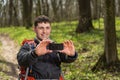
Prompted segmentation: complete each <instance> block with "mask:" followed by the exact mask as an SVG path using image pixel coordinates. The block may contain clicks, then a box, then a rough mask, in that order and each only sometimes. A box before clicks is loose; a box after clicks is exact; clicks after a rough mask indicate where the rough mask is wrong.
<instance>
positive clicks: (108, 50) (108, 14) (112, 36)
mask: <svg viewBox="0 0 120 80" xmlns="http://www.w3.org/2000/svg"><path fill="white" fill-rule="evenodd" d="M104 5H105V9H104V12H105V15H104V16H105V17H104V24H105V28H104V32H105V38H104V39H105V47H104V54H103V55H102V56H101V57H100V59H99V60H98V62H97V64H96V65H95V66H94V67H93V69H92V70H93V71H96V70H99V69H100V68H104V69H108V70H112V69H115V70H116V68H120V67H118V64H120V63H119V61H118V56H117V48H116V47H117V46H116V31H115V0H105V2H104ZM119 66H120V65H119ZM117 70H118V69H117ZM113 71H114V70H113Z"/></svg>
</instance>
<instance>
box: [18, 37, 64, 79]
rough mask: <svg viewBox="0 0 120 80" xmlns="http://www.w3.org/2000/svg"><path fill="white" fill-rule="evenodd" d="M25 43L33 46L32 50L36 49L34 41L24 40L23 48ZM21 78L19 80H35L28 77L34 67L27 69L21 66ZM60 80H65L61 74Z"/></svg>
mask: <svg viewBox="0 0 120 80" xmlns="http://www.w3.org/2000/svg"><path fill="white" fill-rule="evenodd" d="M25 43H27V44H29V45H30V46H31V49H34V48H33V47H34V44H35V42H34V40H27V39H25V40H23V42H22V44H21V46H23V45H24V44H25ZM19 71H20V72H19V77H18V80H35V78H34V77H32V76H28V73H32V65H31V66H29V67H27V68H25V67H23V66H19ZM59 80H64V78H63V75H62V74H61V76H60V77H59Z"/></svg>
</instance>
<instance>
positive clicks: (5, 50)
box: [0, 34, 19, 80]
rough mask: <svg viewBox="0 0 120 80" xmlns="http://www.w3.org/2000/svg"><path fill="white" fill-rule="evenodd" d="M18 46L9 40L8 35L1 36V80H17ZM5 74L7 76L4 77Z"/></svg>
mask: <svg viewBox="0 0 120 80" xmlns="http://www.w3.org/2000/svg"><path fill="white" fill-rule="evenodd" d="M18 49H19V47H18V45H17V44H16V43H15V42H14V41H13V40H12V39H10V38H9V36H8V35H2V34H1V35H0V57H2V58H1V59H0V80H6V77H8V78H7V80H17V79H18V71H19V70H18V63H17V59H16V56H17V52H18ZM3 74H4V75H5V76H3Z"/></svg>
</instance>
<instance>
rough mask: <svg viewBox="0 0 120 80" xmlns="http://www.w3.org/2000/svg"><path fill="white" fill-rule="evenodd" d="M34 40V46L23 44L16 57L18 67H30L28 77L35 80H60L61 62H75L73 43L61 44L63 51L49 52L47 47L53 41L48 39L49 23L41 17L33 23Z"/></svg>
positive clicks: (68, 41) (47, 19) (45, 18)
mask: <svg viewBox="0 0 120 80" xmlns="http://www.w3.org/2000/svg"><path fill="white" fill-rule="evenodd" d="M34 32H35V33H36V38H35V39H34V44H33V45H32V46H31V45H30V44H29V43H25V44H23V46H22V47H21V49H20V51H19V52H18V55H17V60H18V63H19V65H20V66H22V67H30V68H31V71H30V70H29V72H28V76H32V77H34V78H35V79H60V76H61V67H60V64H61V62H66V63H70V62H73V61H75V60H76V58H77V53H76V52H75V47H74V45H73V42H72V41H70V40H67V41H65V42H63V46H64V48H63V50H49V49H48V48H47V46H48V45H49V44H50V43H53V41H52V40H51V39H50V38H49V36H50V33H51V22H50V20H49V18H48V17H46V16H44V15H42V16H39V17H37V18H36V19H35V21H34Z"/></svg>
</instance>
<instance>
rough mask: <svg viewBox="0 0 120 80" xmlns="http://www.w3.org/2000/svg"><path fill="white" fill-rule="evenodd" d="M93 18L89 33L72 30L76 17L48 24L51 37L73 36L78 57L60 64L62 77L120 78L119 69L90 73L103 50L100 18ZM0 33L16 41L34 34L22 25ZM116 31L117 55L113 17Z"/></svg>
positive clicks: (119, 32) (118, 30) (119, 41)
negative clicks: (112, 71) (77, 32)
mask: <svg viewBox="0 0 120 80" xmlns="http://www.w3.org/2000/svg"><path fill="white" fill-rule="evenodd" d="M98 22H99V21H98V20H96V21H93V25H94V27H95V30H92V31H91V32H90V33H81V34H76V33H75V29H76V26H77V23H78V22H76V21H73V22H61V23H53V24H52V33H51V36H50V37H51V38H52V39H53V40H54V41H56V42H58V43H60V42H63V41H65V40H73V42H74V45H75V48H76V51H77V52H78V59H77V60H76V61H75V62H74V63H71V64H64V63H63V64H62V70H63V74H64V76H65V80H120V75H119V73H117V72H115V73H109V72H107V71H99V72H96V73H93V72H92V71H91V68H92V67H93V66H94V65H95V63H96V62H97V60H98V59H99V57H100V55H101V54H103V51H104V30H103V29H104V27H103V19H100V26H99V23H98ZM0 33H6V34H9V36H10V37H11V38H12V39H14V40H15V41H16V42H17V43H18V44H21V42H22V41H23V40H24V39H32V38H34V36H35V34H34V32H33V31H32V29H29V30H27V29H25V28H24V27H17V28H16V27H10V28H8V27H7V28H0ZM116 34H117V49H118V56H119V57H120V19H119V18H116Z"/></svg>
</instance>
